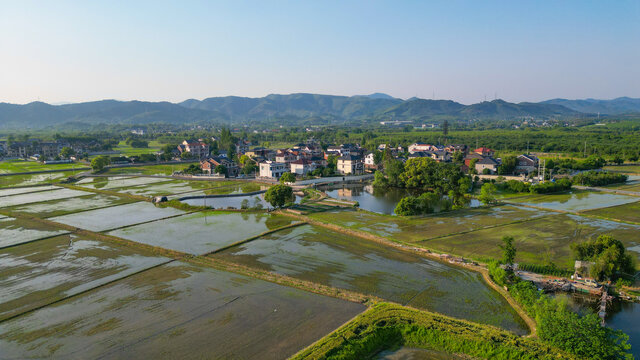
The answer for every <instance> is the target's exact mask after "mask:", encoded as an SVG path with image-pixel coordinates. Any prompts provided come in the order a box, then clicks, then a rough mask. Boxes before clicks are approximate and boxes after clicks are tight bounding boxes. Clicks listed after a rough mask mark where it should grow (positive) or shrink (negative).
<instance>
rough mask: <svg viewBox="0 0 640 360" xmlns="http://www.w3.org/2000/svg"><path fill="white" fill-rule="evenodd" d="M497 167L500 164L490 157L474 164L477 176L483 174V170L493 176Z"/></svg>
mask: <svg viewBox="0 0 640 360" xmlns="http://www.w3.org/2000/svg"><path fill="white" fill-rule="evenodd" d="M499 165H500V163H499V162H498V161H497V160H496V159H494V158H492V157H491V156H485V157H483V158H482V159H480V160H478V162H477V163H476V171H477V172H478V174H483V173H484V170H485V169H488V170H489V173H490V174H495V173H496V171H498V166H499Z"/></svg>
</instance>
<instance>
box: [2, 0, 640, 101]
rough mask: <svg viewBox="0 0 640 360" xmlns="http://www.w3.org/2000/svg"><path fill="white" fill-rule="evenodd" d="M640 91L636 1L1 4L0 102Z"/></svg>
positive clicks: (523, 96)
mask: <svg viewBox="0 0 640 360" xmlns="http://www.w3.org/2000/svg"><path fill="white" fill-rule="evenodd" d="M298 92H307V93H320V94H334V95H357V94H369V93H373V92H384V93H387V94H390V95H392V96H395V97H400V98H409V97H413V96H417V97H420V98H426V99H431V98H436V99H451V100H455V101H459V102H462V103H465V104H470V103H476V102H479V101H482V100H484V99H485V98H486V99H487V100H492V99H493V98H495V97H497V98H502V99H504V100H507V101H514V102H521V101H542V100H546V99H551V98H557V97H561V98H569V99H576V98H601V99H611V98H615V97H619V96H630V97H640V1H638V0H620V1H587V0H582V1H571V0H566V1H542V0H539V1H526V0H523V1H520V0H519V1H512V0H509V1H475V0H473V1H472V0H469V1H456V0H447V1H400V0H396V1H375V0H371V1H348V0H343V1H331V0H318V1H304V0H297V1H269V0H262V1H243V0H231V1H173V2H168V1H118V0H113V1H64V0H57V1H45V0H42V1H29V0H20V1H12V0H0V102H10V103H18V104H23V103H28V102H32V101H37V100H40V101H44V102H48V103H62V102H81V101H93V100H101V99H118V100H134V99H136V100H146V101H171V102H179V101H183V100H186V99H189V98H196V99H203V98H207V97H213V96H228V95H236V96H249V97H261V96H265V95H267V94H271V93H278V94H289V93H298Z"/></svg>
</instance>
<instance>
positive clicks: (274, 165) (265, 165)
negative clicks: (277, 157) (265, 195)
mask: <svg viewBox="0 0 640 360" xmlns="http://www.w3.org/2000/svg"><path fill="white" fill-rule="evenodd" d="M287 171H289V166H288V165H287V164H285V163H280V162H275V161H268V160H267V161H265V162H261V163H260V177H261V178H270V179H280V177H281V176H282V174H284V173H285V172H287Z"/></svg>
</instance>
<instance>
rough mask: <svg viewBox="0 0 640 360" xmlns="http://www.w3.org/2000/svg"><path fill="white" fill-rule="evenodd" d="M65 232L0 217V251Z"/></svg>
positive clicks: (33, 223) (20, 220)
mask: <svg viewBox="0 0 640 360" xmlns="http://www.w3.org/2000/svg"><path fill="white" fill-rule="evenodd" d="M67 232H68V231H65V230H60V229H57V228H54V227H52V226H49V225H44V224H40V223H36V222H33V221H26V220H23V219H16V218H12V217H8V216H5V217H2V216H0V249H2V248H5V247H9V246H14V245H18V244H22V243H26V242H30V241H34V240H38V239H43V238H46V237H50V236H55V235H61V234H65V233H67Z"/></svg>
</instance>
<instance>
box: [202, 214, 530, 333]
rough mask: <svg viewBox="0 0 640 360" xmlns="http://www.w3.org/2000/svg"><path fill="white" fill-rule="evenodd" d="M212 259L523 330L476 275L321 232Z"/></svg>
mask: <svg viewBox="0 0 640 360" xmlns="http://www.w3.org/2000/svg"><path fill="white" fill-rule="evenodd" d="M210 256H211V257H212V258H221V259H225V260H228V261H232V262H236V263H240V264H242V265H246V266H250V267H257V268H261V269H264V270H268V271H272V272H275V273H278V274H282V275H288V276H292V277H296V278H300V279H303V280H307V281H313V282H317V283H321V284H325V285H329V286H333V287H337V288H343V289H347V290H353V291H357V292H361V293H365V294H371V295H375V296H378V297H381V298H383V299H386V300H391V301H395V302H398V303H401V304H407V305H410V306H415V307H419V308H422V309H425V310H429V311H435V312H439V313H442V314H446V315H450V316H454V317H458V318H464V319H468V320H471V321H476V322H481V323H486V324H491V325H495V326H500V327H503V328H505V329H509V330H512V331H515V332H517V333H525V332H526V331H527V330H526V326H525V325H524V323H523V321H522V319H520V317H519V316H518V315H517V314H516V313H515V312H514V311H513V309H512V308H511V307H510V306H509V304H508V303H507V302H506V300H505V299H504V298H503V297H502V296H501V295H499V294H498V293H496V292H495V291H493V290H492V289H490V288H489V287H488V286H487V285H486V284H485V283H484V282H483V280H482V276H481V275H480V274H479V273H476V272H473V271H470V270H466V269H462V268H458V267H453V266H450V265H446V264H443V263H440V262H437V261H434V260H429V259H426V258H423V257H420V256H418V255H416V254H413V253H408V252H404V251H401V250H398V249H395V248H391V247H387V246H384V245H382V244H379V243H376V242H373V241H369V240H363V239H359V238H355V237H353V236H347V235H343V234H341V233H337V232H333V231H330V230H327V229H325V228H322V227H316V226H311V225H303V226H299V227H296V228H292V229H286V230H282V231H278V232H276V233H273V234H270V235H267V236H264V237H262V238H259V239H256V240H253V241H251V242H248V243H244V244H242V245H238V246H236V247H233V248H230V249H227V250H224V251H222V252H220V253H217V254H214V255H210Z"/></svg>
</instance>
